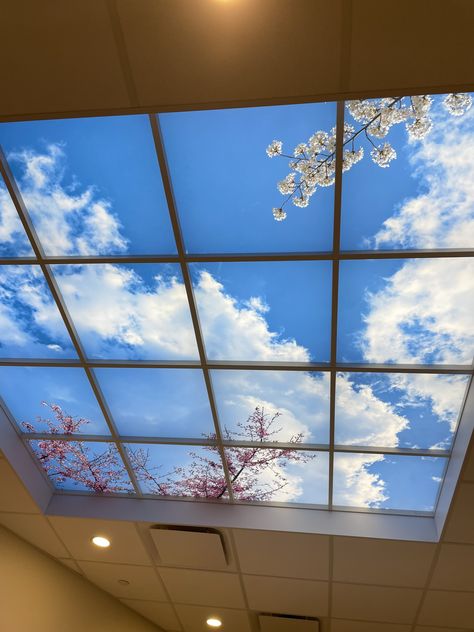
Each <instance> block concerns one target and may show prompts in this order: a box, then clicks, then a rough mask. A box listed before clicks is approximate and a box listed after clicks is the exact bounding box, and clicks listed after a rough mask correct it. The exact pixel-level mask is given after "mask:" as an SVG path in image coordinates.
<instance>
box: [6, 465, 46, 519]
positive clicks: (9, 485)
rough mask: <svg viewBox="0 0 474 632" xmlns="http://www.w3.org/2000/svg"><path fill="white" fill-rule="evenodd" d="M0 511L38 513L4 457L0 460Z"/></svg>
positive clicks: (36, 507) (37, 509) (34, 504)
mask: <svg viewBox="0 0 474 632" xmlns="http://www.w3.org/2000/svg"><path fill="white" fill-rule="evenodd" d="M0 511H13V512H22V513H36V514H38V513H40V510H39V508H38V506H37V505H36V503H35V502H34V501H33V499H32V498H31V496H30V495H29V494H28V492H27V491H26V489H25V487H23V484H22V483H21V482H20V479H19V478H18V476H17V475H16V474H15V472H14V470H13V468H12V467H11V466H10V464H9V463H8V461H7V460H6V459H1V460H0Z"/></svg>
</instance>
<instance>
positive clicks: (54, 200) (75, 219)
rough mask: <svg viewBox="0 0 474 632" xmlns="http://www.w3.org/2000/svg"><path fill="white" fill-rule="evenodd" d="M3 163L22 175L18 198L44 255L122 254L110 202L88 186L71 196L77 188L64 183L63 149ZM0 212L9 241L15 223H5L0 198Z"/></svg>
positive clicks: (23, 153)
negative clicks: (16, 167) (15, 167)
mask: <svg viewBox="0 0 474 632" xmlns="http://www.w3.org/2000/svg"><path fill="white" fill-rule="evenodd" d="M9 159H10V160H12V161H15V162H17V163H19V167H20V169H21V170H22V174H23V175H22V177H21V178H20V189H21V194H22V197H23V199H24V201H25V204H26V207H27V208H28V211H29V213H30V214H31V216H32V218H33V222H34V225H35V228H36V231H37V233H38V236H39V237H40V239H41V243H42V245H43V248H44V250H45V252H46V253H47V254H49V255H71V254H77V255H93V254H95V255H98V254H104V253H107V254H108V253H114V254H117V253H121V252H123V251H125V250H126V247H127V241H126V239H125V238H124V237H123V236H122V235H121V234H120V229H121V226H120V222H119V220H118V218H117V217H116V216H115V215H114V214H113V212H112V208H111V205H110V203H109V202H108V201H106V200H103V199H100V198H99V197H98V196H97V194H96V191H95V190H94V187H91V186H87V187H81V191H80V192H77V191H76V189H77V188H79V187H78V185H76V186H75V187H71V186H66V185H65V184H64V182H63V180H64V170H65V164H66V153H65V149H64V147H62V146H60V145H57V144H56V145H49V146H48V147H47V149H46V151H45V152H43V153H38V152H35V151H32V150H23V151H21V152H14V153H11V154H10V155H9ZM10 204H11V203H10ZM0 208H1V209H2V215H1V216H0V227H4V231H3V232H4V233H5V235H4V237H5V240H6V241H10V240H12V239H14V238H15V235H16V234H17V233H18V230H17V223H16V222H12V221H11V219H10V214H11V207H10V206H8V204H4V203H2V199H1V198H0ZM0 230H1V229H0Z"/></svg>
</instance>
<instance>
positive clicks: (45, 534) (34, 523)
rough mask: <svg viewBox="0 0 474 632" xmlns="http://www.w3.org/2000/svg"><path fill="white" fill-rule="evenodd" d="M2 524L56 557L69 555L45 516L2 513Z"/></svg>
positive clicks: (0, 519) (0, 520)
mask: <svg viewBox="0 0 474 632" xmlns="http://www.w3.org/2000/svg"><path fill="white" fill-rule="evenodd" d="M0 524H2V525H3V526H4V527H7V529H10V531H13V532H14V533H16V534H17V535H19V536H20V538H23V539H24V540H26V541H27V542H30V543H31V544H34V546H37V547H38V548H39V549H42V550H43V551H46V553H49V554H50V555H54V557H68V556H69V553H68V552H67V550H66V549H65V548H64V546H63V544H62V542H61V541H60V539H59V538H58V536H57V535H56V534H55V533H54V530H53V529H52V528H51V526H50V525H49V523H48V521H47V520H46V518H44V517H43V516H38V515H34V514H17V513H0Z"/></svg>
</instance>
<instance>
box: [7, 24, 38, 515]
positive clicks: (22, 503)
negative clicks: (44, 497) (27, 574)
mask: <svg viewBox="0 0 474 632" xmlns="http://www.w3.org/2000/svg"><path fill="white" fill-rule="evenodd" d="M0 22H1V20H0ZM0 58H1V56H0ZM0 511H13V512H22V513H40V510H39V508H38V506H37V505H36V503H35V502H34V501H33V499H32V498H31V496H30V495H29V493H28V492H27V491H26V488H25V487H24V486H23V484H22V483H21V481H20V479H19V478H18V476H17V475H16V474H15V472H14V470H13V468H12V467H11V466H10V464H9V463H8V461H7V460H6V459H1V460H0Z"/></svg>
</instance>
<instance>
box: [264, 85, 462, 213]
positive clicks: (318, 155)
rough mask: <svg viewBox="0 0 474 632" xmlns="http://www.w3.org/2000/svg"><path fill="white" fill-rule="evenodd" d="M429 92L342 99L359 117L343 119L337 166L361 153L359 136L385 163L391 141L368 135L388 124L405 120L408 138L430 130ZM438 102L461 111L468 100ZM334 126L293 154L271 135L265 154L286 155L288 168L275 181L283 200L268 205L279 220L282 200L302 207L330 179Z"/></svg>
mask: <svg viewBox="0 0 474 632" xmlns="http://www.w3.org/2000/svg"><path fill="white" fill-rule="evenodd" d="M432 104H433V98H432V97H431V96H430V95H428V94H421V95H415V96H411V97H384V98H382V99H357V100H354V101H347V102H346V110H347V112H348V113H349V114H350V116H351V117H352V118H353V119H354V121H356V122H357V123H360V124H361V126H360V127H359V128H358V129H356V127H355V126H354V125H351V124H349V123H348V122H347V121H346V122H344V130H343V138H342V145H343V147H342V171H344V172H345V171H349V170H350V169H351V168H352V167H353V166H354V165H355V164H357V163H358V162H360V161H361V160H362V158H363V157H364V147H363V146H362V144H361V143H362V142H364V141H367V142H369V143H370V144H371V145H372V149H371V152H370V156H371V158H372V160H373V162H374V163H375V164H376V165H378V166H379V167H382V168H387V167H389V166H390V163H391V162H392V160H394V159H395V158H396V157H397V152H396V150H395V149H394V147H392V145H391V144H390V143H389V142H387V141H385V142H384V143H383V144H379V145H377V144H376V142H374V140H373V139H379V140H380V139H383V138H386V137H387V135H388V134H389V132H390V129H391V128H392V127H393V126H394V125H398V124H400V123H405V128H406V130H407V133H408V137H409V138H410V140H414V141H419V140H421V139H423V138H425V136H426V135H427V134H428V133H429V132H430V131H431V129H432V127H433V120H432V119H431V118H430V116H429V114H430V111H431V107H432ZM443 105H444V107H445V108H446V110H447V111H448V112H449V113H450V114H452V115H453V116H461V115H462V114H464V113H465V112H467V110H469V108H470V107H471V106H472V97H471V95H469V94H465V93H453V94H448V95H447V96H446V97H445V98H444V100H443ZM336 136H337V134H336V128H335V127H333V128H332V129H331V130H330V131H329V132H325V131H324V130H318V131H317V132H315V133H314V134H313V135H312V136H310V138H309V139H308V141H307V142H306V143H299V144H298V145H296V147H295V149H294V152H293V157H290V156H287V155H284V154H283V153H282V152H283V143H282V141H279V140H274V141H272V142H271V143H270V145H269V146H268V147H267V155H268V156H269V157H270V158H274V157H275V156H281V157H283V158H286V159H288V160H289V167H290V169H291V171H290V173H289V174H288V175H287V176H286V177H285V178H284V179H283V180H280V181H279V182H278V184H277V188H278V191H279V192H280V193H281V194H282V195H285V196H286V199H285V200H284V202H283V204H282V205H281V206H280V207H278V208H274V209H273V216H274V218H275V219H276V220H277V221H279V222H281V221H282V220H284V219H285V218H286V212H285V211H284V210H283V208H284V206H285V205H286V204H287V203H289V202H290V201H291V202H292V204H294V205H295V206H298V207H306V206H308V205H309V200H310V198H311V196H312V195H314V193H315V192H316V191H317V189H318V187H329V186H332V185H333V184H334V182H335V179H336V177H335V176H336Z"/></svg>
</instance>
